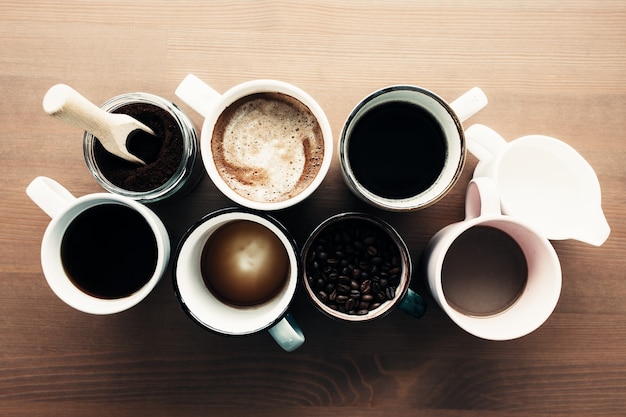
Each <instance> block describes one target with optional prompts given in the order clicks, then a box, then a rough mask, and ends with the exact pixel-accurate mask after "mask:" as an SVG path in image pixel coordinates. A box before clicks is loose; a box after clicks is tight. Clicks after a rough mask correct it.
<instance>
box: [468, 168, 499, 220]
mask: <svg viewBox="0 0 626 417" xmlns="http://www.w3.org/2000/svg"><path fill="white" fill-rule="evenodd" d="M501 214H502V211H501V209H500V194H499V192H498V186H497V184H496V182H495V180H493V179H492V178H489V177H477V178H474V179H472V180H471V181H470V182H469V185H468V186H467V192H466V194H465V220H469V219H473V218H476V217H481V216H487V215H501Z"/></svg>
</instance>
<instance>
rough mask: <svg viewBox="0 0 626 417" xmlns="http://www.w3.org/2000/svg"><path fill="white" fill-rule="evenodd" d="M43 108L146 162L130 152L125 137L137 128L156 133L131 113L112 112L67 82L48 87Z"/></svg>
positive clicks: (117, 150)
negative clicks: (102, 107)
mask: <svg viewBox="0 0 626 417" xmlns="http://www.w3.org/2000/svg"><path fill="white" fill-rule="evenodd" d="M43 109H44V111H45V112H46V113H48V114H49V115H51V116H54V117H56V118H58V119H61V120H64V121H66V122H68V123H69V124H71V125H74V126H76V127H79V128H81V129H83V130H86V131H87V132H89V133H91V134H92V135H94V136H95V137H96V138H98V140H99V141H100V143H101V144H102V146H104V149H106V150H107V151H109V152H110V153H112V154H113V155H116V156H119V157H120V158H122V159H125V160H127V161H129V162H134V163H136V164H140V165H145V164H146V163H145V162H144V161H142V160H141V159H139V158H137V157H136V156H135V155H133V154H131V153H130V152H128V149H127V148H126V140H127V139H128V136H129V135H130V134H131V133H132V132H134V131H136V130H143V131H144V132H146V133H149V134H151V135H154V132H153V131H152V129H150V128H149V127H148V126H146V125H144V124H143V123H141V122H139V121H137V120H136V119H134V118H132V117H131V116H129V115H127V114H117V113H109V112H107V111H105V110H103V109H101V108H100V107H98V106H96V105H95V104H93V103H92V102H91V101H89V100H87V99H86V98H85V97H83V96H82V95H81V94H80V93H78V92H77V91H76V90H74V89H73V88H72V87H70V86H68V85H65V84H57V85H55V86H53V87H52V88H50V90H48V92H47V93H46V95H45V97H44V98H43Z"/></svg>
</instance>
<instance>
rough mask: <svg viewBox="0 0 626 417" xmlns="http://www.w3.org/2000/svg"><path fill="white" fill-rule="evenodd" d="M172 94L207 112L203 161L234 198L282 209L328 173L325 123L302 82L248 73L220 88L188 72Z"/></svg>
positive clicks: (330, 142)
mask: <svg viewBox="0 0 626 417" xmlns="http://www.w3.org/2000/svg"><path fill="white" fill-rule="evenodd" d="M176 95H177V96H178V97H180V98H181V99H182V100H183V101H184V102H185V103H187V104H188V105H189V106H190V107H192V108H193V109H194V110H196V111H197V112H198V113H200V114H201V115H202V116H204V117H205V120H204V123H203V126H202V133H201V140H200V150H201V154H202V159H203V162H204V166H205V168H206V171H207V173H208V175H209V177H210V178H211V180H212V181H213V183H214V184H215V185H216V187H217V188H218V189H219V190H220V191H221V192H222V193H223V194H224V195H226V197H228V198H229V199H231V200H232V201H234V202H235V203H237V204H240V205H242V206H244V207H248V208H252V209H256V210H279V209H284V208H287V207H290V206H293V205H295V204H297V203H299V202H301V201H302V200H304V199H305V198H307V197H308V196H309V195H311V194H312V193H313V192H314V191H315V190H316V189H317V188H318V187H319V185H320V184H321V183H322V181H323V179H324V177H325V176H326V174H327V172H328V169H329V167H330V163H331V159H332V153H333V149H332V148H333V138H332V132H331V128H330V124H329V122H328V119H327V117H326V115H325V114H324V112H323V110H322V108H321V107H320V106H319V104H318V103H317V102H316V101H315V100H314V99H313V98H312V97H311V96H310V95H308V94H307V93H306V92H304V91H303V90H301V89H300V88H298V87H296V86H293V85H291V84H288V83H285V82H281V81H276V80H253V81H248V82H244V83H242V84H239V85H237V86H235V87H232V88H231V89H229V90H228V91H227V92H225V93H224V94H220V93H218V92H217V91H215V90H214V89H213V88H211V87H210V86H208V85H207V84H205V83H204V82H203V81H201V80H200V79H199V78H197V77H196V76H194V75H192V74H190V75H188V76H187V77H186V78H185V79H184V80H183V81H182V82H181V84H180V85H179V86H178V88H177V89H176Z"/></svg>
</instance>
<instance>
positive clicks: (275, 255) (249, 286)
mask: <svg viewBox="0 0 626 417" xmlns="http://www.w3.org/2000/svg"><path fill="white" fill-rule="evenodd" d="M289 272H290V263H289V255H288V254H287V250H286V249H285V247H284V245H283V244H282V242H281V241H280V239H279V238H278V236H276V235H275V234H274V233H273V232H272V231H271V230H269V229H268V228H267V227H265V226H263V225H261V224H259V223H256V222H253V221H249V220H235V221H232V222H230V223H227V224H225V225H223V226H221V227H219V228H218V229H217V230H216V231H214V232H213V233H212V234H211V236H210V237H209V239H208V240H207V242H206V244H205V246H204V249H203V251H202V258H201V273H202V278H203V280H204V283H205V284H206V286H207V288H208V289H209V290H211V292H213V294H214V295H216V296H217V297H218V298H220V299H222V300H223V301H225V302H227V303H229V304H233V305H238V306H250V305H255V304H260V303H263V302H265V301H267V300H269V299H271V298H272V297H274V296H275V295H276V294H278V293H279V292H280V290H281V289H282V288H283V286H284V285H285V282H286V281H287V279H288V275H289Z"/></svg>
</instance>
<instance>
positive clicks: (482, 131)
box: [465, 124, 507, 162]
mask: <svg viewBox="0 0 626 417" xmlns="http://www.w3.org/2000/svg"><path fill="white" fill-rule="evenodd" d="M465 139H467V149H468V150H469V151H470V153H471V154H472V155H474V156H475V157H476V158H478V160H479V161H482V162H484V161H489V160H491V159H493V158H495V157H496V156H497V155H499V154H500V153H502V149H503V148H504V146H505V145H506V144H507V142H506V140H504V138H503V137H502V136H500V135H499V134H498V132H496V131H495V130H493V129H492V128H490V127H487V126H485V125H481V124H474V125H471V126H470V127H468V128H467V129H466V130H465Z"/></svg>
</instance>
